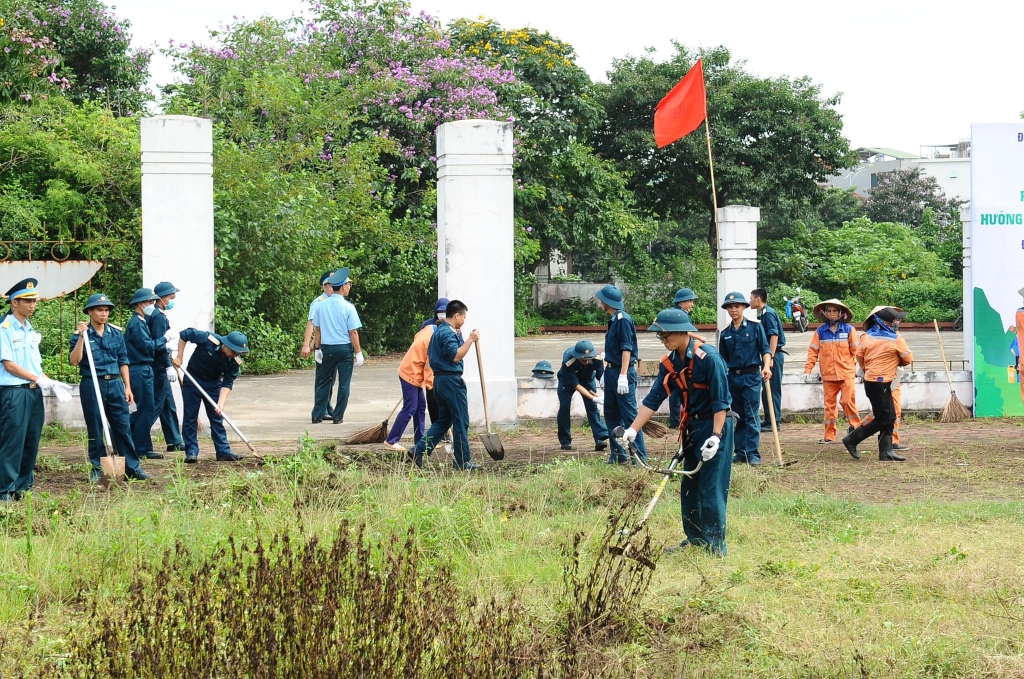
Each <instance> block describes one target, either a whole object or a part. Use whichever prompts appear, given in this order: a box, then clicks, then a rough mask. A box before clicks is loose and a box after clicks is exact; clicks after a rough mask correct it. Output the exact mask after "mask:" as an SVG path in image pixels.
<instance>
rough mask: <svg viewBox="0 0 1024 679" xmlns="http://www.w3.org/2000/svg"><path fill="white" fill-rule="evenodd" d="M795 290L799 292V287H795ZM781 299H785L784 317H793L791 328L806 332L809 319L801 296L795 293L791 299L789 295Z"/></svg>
mask: <svg viewBox="0 0 1024 679" xmlns="http://www.w3.org/2000/svg"><path fill="white" fill-rule="evenodd" d="M796 291H797V293H799V292H800V288H797V289H796ZM783 299H785V300H786V317H787V318H791V319H793V329H794V330H796V331H797V332H807V327H808V326H809V325H810V319H808V318H807V308H806V307H805V306H804V301H803V297H801V296H800V295H799V294H797V296H796V297H794V298H793V299H790V298H789V297H784V298H783Z"/></svg>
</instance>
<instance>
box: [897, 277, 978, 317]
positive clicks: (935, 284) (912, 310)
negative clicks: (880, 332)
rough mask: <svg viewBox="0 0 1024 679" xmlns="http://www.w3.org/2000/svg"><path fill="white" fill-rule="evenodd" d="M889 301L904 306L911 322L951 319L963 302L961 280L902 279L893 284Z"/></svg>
mask: <svg viewBox="0 0 1024 679" xmlns="http://www.w3.org/2000/svg"><path fill="white" fill-rule="evenodd" d="M891 303H892V304H894V305H896V306H898V307H900V308H902V309H904V310H905V311H906V312H907V321H909V322H912V323H930V322H931V321H932V319H935V320H938V321H952V320H955V319H956V316H957V309H958V307H959V306H960V305H961V304H963V281H960V280H957V279H954V278H937V279H933V280H930V281H926V280H921V279H915V280H906V281H903V282H902V283H900V284H899V285H897V286H896V290H895V291H894V292H893V296H892V302H891Z"/></svg>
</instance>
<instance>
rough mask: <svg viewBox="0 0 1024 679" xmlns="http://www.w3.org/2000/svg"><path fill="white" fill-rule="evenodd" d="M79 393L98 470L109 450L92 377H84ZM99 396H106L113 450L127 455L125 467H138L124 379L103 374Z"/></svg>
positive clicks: (90, 453)
mask: <svg viewBox="0 0 1024 679" xmlns="http://www.w3.org/2000/svg"><path fill="white" fill-rule="evenodd" d="M78 393H79V394H80V395H81V398H82V415H83V416H84V417H85V428H86V430H87V431H88V432H89V462H91V463H92V468H93V469H99V468H100V458H101V457H105V456H106V454H107V449H106V446H105V445H104V443H103V420H102V418H101V416H100V404H99V403H97V402H96V389H95V387H93V383H92V377H90V376H88V375H86V376H83V377H82V384H81V385H80V387H79V392H78ZM100 397H101V398H102V399H103V406H102V407H103V412H104V413H105V414H106V416H107V424H108V425H109V427H110V438H111V443H112V444H113V446H114V450H115V451H116V452H117V453H118V454H120V455H122V456H124V466H125V467H126V468H128V469H139V456H138V455H137V454H136V453H135V443H134V442H132V428H131V423H130V421H129V413H128V402H127V401H126V400H125V396H124V382H122V381H121V378H120V377H117V378H115V379H112V380H105V379H103V378H102V377H101V378H100Z"/></svg>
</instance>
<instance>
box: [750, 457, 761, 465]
mask: <svg viewBox="0 0 1024 679" xmlns="http://www.w3.org/2000/svg"><path fill="white" fill-rule="evenodd" d="M747 464H749V465H750V466H751V467H760V466H761V458H759V457H751V458H747Z"/></svg>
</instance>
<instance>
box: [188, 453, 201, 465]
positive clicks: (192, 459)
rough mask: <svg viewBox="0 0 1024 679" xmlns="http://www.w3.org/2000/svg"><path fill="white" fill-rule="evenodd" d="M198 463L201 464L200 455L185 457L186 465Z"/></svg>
mask: <svg viewBox="0 0 1024 679" xmlns="http://www.w3.org/2000/svg"><path fill="white" fill-rule="evenodd" d="M196 462H199V456H198V455H186V456H185V464H195V463H196Z"/></svg>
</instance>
